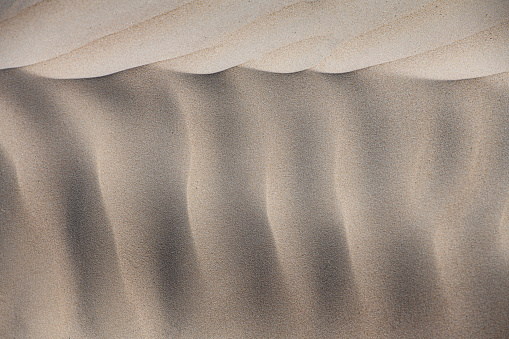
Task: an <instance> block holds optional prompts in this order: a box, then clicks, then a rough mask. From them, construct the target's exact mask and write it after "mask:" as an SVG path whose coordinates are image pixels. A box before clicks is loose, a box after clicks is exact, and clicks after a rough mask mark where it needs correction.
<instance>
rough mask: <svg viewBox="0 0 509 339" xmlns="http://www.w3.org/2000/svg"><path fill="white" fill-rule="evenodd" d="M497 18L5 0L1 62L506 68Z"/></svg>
mask: <svg viewBox="0 0 509 339" xmlns="http://www.w3.org/2000/svg"><path fill="white" fill-rule="evenodd" d="M11 2H12V4H11ZM508 22H509V2H508V1H506V0H483V1H478V0H438V1H431V0H426V1H422V0H405V1H401V0H385V1H373V0H348V1H337V0H321V1H296V0H277V1H274V0H256V1H232V0H194V1H191V0H172V1H168V0H149V1H147V0H129V1H124V0H110V1H100V0H85V1H79V2H76V1H73V0H59V1H56V0H17V1H14V2H13V1H12V0H8V1H6V2H5V3H4V4H3V5H0V69H4V68H13V67H21V66H27V67H26V70H27V71H29V72H31V73H32V74H37V75H42V76H46V77H51V78H88V77H97V76H103V75H107V74H111V73H115V72H118V71H122V70H124V69H129V68H133V67H137V66H141V65H147V64H152V63H156V62H159V67H162V68H165V69H169V70H173V71H178V72H185V73H195V74H196V73H199V74H209V73H216V72H219V71H223V70H225V69H228V68H231V67H235V66H240V65H243V66H244V67H248V68H252V69H257V70H263V71H269V72H276V73H292V72H298V71H303V70H307V69H313V70H316V71H319V72H325V73H343V72H349V71H353V70H356V69H362V68H366V67H369V66H376V65H380V64H385V63H389V68H390V71H391V73H395V74H398V75H410V76H415V77H420V78H427V79H440V80H442V79H451V80H452V79H466V78H474V77H481V76H486V75H492V74H497V73H502V72H508V71H509V47H508V46H509V27H508ZM391 62H392V63H391Z"/></svg>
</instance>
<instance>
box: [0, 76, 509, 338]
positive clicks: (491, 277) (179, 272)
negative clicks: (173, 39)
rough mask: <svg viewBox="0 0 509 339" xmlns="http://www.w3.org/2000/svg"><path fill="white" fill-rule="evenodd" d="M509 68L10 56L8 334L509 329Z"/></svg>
mask: <svg viewBox="0 0 509 339" xmlns="http://www.w3.org/2000/svg"><path fill="white" fill-rule="evenodd" d="M508 111H509V95H508V75H507V73H505V74H499V75H495V76H491V77H485V78H480V79H470V80H463V81H455V82H452V81H427V80H417V79H411V78H402V77H396V76H388V75H386V74H383V73H381V72H377V71H376V70H364V71H357V72H352V73H347V74H321V73H316V72H310V71H306V72H300V73H294V74H271V73H265V72H260V71H254V70H248V69H243V68H233V69H230V70H228V71H224V72H220V73H216V74H210V75H190V74H183V73H175V72H171V71H167V70H163V69H161V68H160V67H158V66H145V67H140V68H136V69H132V70H127V71H122V72H120V73H116V74H113V75H109V76H105V77H100V78H94V79H79V80H52V79H46V78H40V77H37V76H34V75H30V74H29V73H27V72H24V71H21V70H3V71H1V72H0V121H1V123H0V281H1V284H0V337H6V338H9V337H16V338H24V337H30V338H43V337H52V338H64V337H71V338H95V337H105V338H107V337H108V338H109V337H116V338H164V337H181V338H204V337H207V338H208V337H211V338H226V337H232V338H240V337H247V338H251V337H252V338H261V337H267V338H288V337H295V338H299V337H301V338H311V337H323V338H327V337H330V338H338V337H339V338H444V337H451V338H507V337H509V325H508V323H507V319H509V292H508V291H509V276H508V272H509V271H508V268H509V267H508V260H509V245H508V244H509V228H508V227H509V208H508V206H509V204H508V201H509V200H508V196H509V195H508V192H509V191H508V188H509V186H508V185H509V160H508V159H509V117H508V115H507V112H508Z"/></svg>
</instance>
